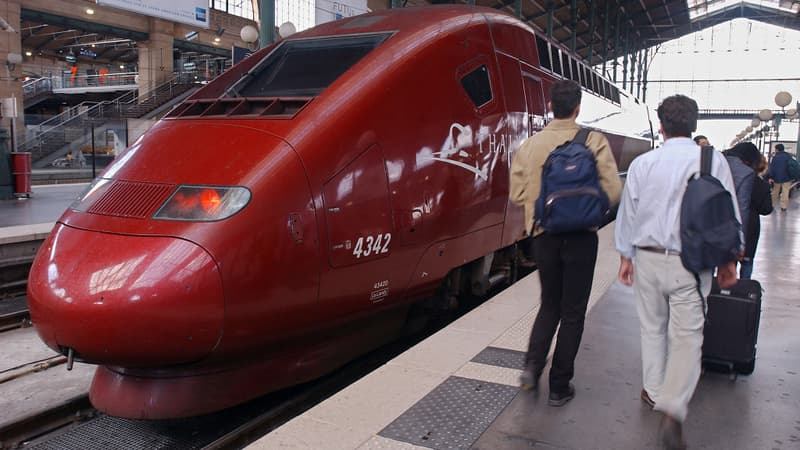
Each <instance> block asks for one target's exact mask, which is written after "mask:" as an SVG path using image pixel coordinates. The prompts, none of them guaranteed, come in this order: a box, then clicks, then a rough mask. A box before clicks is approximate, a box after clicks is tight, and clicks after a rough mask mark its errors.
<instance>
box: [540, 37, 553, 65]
mask: <svg viewBox="0 0 800 450" xmlns="http://www.w3.org/2000/svg"><path fill="white" fill-rule="evenodd" d="M536 49H537V50H538V51H539V65H540V66H541V67H542V68H544V69H547V70H552V69H553V65H552V64H550V49H549V48H548V45H547V41H545V40H544V39H542V38H540V37H539V36H536Z"/></svg>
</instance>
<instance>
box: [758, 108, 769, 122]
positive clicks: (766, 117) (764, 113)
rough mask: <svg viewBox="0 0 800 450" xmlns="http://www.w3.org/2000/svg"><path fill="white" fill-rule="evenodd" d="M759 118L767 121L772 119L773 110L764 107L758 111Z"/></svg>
mask: <svg viewBox="0 0 800 450" xmlns="http://www.w3.org/2000/svg"><path fill="white" fill-rule="evenodd" d="M758 118H759V119H761V121H762V122H767V121H769V120H770V119H772V111H770V110H768V109H762V110H761V111H759V112H758Z"/></svg>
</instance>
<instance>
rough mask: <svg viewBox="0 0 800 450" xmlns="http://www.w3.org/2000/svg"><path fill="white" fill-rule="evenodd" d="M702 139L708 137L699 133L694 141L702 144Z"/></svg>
mask: <svg viewBox="0 0 800 450" xmlns="http://www.w3.org/2000/svg"><path fill="white" fill-rule="evenodd" d="M701 139H705V140H708V138H707V137H705V136H703V135H702V134H698V135H697V136H695V137H694V143H695V144H697V145H700V140H701Z"/></svg>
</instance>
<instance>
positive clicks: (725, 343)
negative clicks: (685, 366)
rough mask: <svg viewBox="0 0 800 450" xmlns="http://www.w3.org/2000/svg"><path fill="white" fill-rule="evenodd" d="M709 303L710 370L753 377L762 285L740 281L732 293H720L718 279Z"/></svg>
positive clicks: (707, 358) (707, 354) (705, 350)
mask: <svg viewBox="0 0 800 450" xmlns="http://www.w3.org/2000/svg"><path fill="white" fill-rule="evenodd" d="M707 303H708V315H707V318H708V320H707V322H706V325H705V330H704V333H703V334H704V335H705V339H704V341H703V362H704V363H705V366H706V368H709V369H717V368H726V369H727V370H728V372H729V373H730V374H731V375H732V376H733V377H735V375H736V374H739V373H740V374H745V375H749V374H751V373H753V369H755V365H756V341H757V340H758V324H759V321H760V318H761V284H760V283H759V282H758V281H756V280H739V281H738V282H737V283H736V285H735V286H733V287H731V288H730V289H722V290H720V288H719V287H718V286H717V282H716V279H715V280H714V284H713V286H712V288H711V294H709V296H708V299H707Z"/></svg>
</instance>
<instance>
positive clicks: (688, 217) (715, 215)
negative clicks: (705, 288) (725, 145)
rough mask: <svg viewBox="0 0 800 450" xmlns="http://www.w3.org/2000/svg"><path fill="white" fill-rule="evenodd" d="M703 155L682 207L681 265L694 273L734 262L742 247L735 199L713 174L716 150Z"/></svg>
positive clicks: (704, 150)
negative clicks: (713, 158)
mask: <svg viewBox="0 0 800 450" xmlns="http://www.w3.org/2000/svg"><path fill="white" fill-rule="evenodd" d="M701 152H702V153H701V156H700V174H699V176H698V175H697V174H695V175H692V177H691V178H689V181H688V182H687V185H686V192H685V193H684V194H683V202H682V204H681V262H682V263H683V267H685V268H686V269H687V270H689V271H690V272H692V273H695V274H697V273H700V272H702V271H704V270H709V269H713V268H714V267H717V266H720V265H723V264H726V263H729V262H731V261H735V260H736V259H738V257H739V251H740V249H741V245H742V224H741V223H739V221H738V220H736V212H735V210H734V206H733V202H734V199H733V197H732V196H731V193H730V192H728V191H727V190H726V189H725V188H724V187H723V186H722V183H720V181H719V180H718V179H716V178H714V177H713V176H712V175H711V161H712V157H713V152H714V149H713V148H711V147H703V148H702V150H701Z"/></svg>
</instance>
